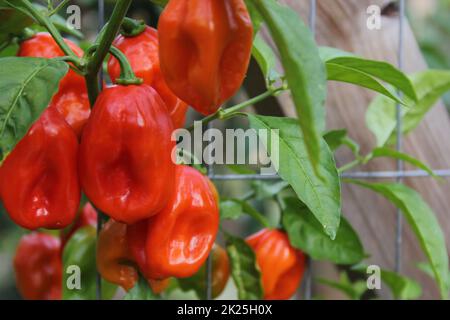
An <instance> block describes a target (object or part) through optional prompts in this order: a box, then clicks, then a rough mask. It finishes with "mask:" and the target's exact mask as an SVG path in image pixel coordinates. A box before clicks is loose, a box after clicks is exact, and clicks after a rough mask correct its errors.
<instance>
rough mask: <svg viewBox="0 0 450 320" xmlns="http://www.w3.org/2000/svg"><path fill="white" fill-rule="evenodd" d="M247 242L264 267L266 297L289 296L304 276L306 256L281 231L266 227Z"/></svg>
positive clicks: (263, 276)
mask: <svg viewBox="0 0 450 320" xmlns="http://www.w3.org/2000/svg"><path fill="white" fill-rule="evenodd" d="M246 241H247V243H248V244H249V245H250V247H252V248H253V250H254V251H255V254H256V260H257V263H258V265H259V268H260V270H261V276H262V283H263V288H264V299H266V300H282V299H289V298H290V297H291V296H292V295H293V294H294V293H295V291H296V290H297V288H298V286H299V285H300V281H301V279H302V277H303V273H304V271H305V255H304V254H303V253H302V252H301V251H299V250H297V249H295V248H293V247H292V246H291V244H290V243H289V239H288V237H287V235H286V234H285V233H284V232H282V231H279V230H271V229H263V230H261V231H260V232H258V233H256V234H254V235H252V236H250V237H248V238H247V239H246Z"/></svg>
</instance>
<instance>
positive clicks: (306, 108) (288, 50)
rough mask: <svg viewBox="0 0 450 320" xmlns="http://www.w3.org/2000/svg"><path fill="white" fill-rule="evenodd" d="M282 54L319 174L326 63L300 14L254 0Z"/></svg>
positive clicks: (308, 152)
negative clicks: (321, 57)
mask: <svg viewBox="0 0 450 320" xmlns="http://www.w3.org/2000/svg"><path fill="white" fill-rule="evenodd" d="M253 3H254V4H255V6H256V8H257V9H258V11H259V12H260V14H261V16H262V17H263V18H264V21H265V23H266V25H267V27H268V29H269V31H270V33H271V35H272V38H273V40H274V42H275V44H276V46H277V48H278V51H279V53H280V58H281V63H282V65H283V67H284V72H285V76H286V80H287V83H288V85H289V88H290V90H291V93H292V98H293V101H294V104H295V107H296V110H297V115H298V120H297V121H298V122H299V124H300V128H301V131H302V133H303V135H304V136H305V137H307V138H308V139H305V146H306V150H305V151H306V155H308V157H309V158H310V159H311V164H312V168H313V169H314V172H316V173H318V171H319V169H318V167H319V165H320V161H321V158H320V155H321V149H322V148H321V133H322V132H323V131H324V130H325V108H324V102H325V96H326V72H325V64H324V63H323V61H322V60H321V59H320V56H319V51H318V49H317V47H316V44H315V41H314V38H313V36H312V34H311V32H310V30H309V29H308V28H307V27H306V26H305V24H304V23H303V21H302V20H301V18H300V17H299V16H298V15H297V13H296V12H295V11H294V10H292V8H289V7H287V6H283V5H280V4H278V3H277V2H276V1H274V0H253Z"/></svg>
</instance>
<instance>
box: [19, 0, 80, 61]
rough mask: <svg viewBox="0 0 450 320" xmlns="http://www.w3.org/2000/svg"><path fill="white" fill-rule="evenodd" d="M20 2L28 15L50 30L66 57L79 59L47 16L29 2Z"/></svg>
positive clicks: (23, 0)
mask: <svg viewBox="0 0 450 320" xmlns="http://www.w3.org/2000/svg"><path fill="white" fill-rule="evenodd" d="M18 1H19V3H20V4H21V5H23V6H24V7H25V8H26V10H27V11H28V13H29V14H30V15H31V16H32V17H33V19H35V20H36V22H37V23H39V24H40V25H42V26H44V27H45V28H46V29H47V30H48V32H49V33H50V34H51V35H52V37H53V39H55V41H56V43H57V44H58V46H59V47H60V48H61V50H62V51H63V52H64V54H65V55H66V56H70V57H74V58H77V59H79V58H78V57H77V55H76V54H75V53H74V52H73V51H72V49H70V47H69V45H68V44H67V43H66V42H65V41H64V39H63V37H62V36H61V34H60V33H59V31H58V29H56V27H55V26H54V25H53V23H52V22H51V21H50V19H49V18H48V17H47V16H45V15H43V14H42V13H41V12H40V11H39V10H38V9H36V8H35V7H34V6H33V5H32V4H31V3H30V2H29V1H28V0H18ZM78 61H79V60H78ZM76 65H78V64H76Z"/></svg>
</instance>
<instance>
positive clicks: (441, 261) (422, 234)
mask: <svg viewBox="0 0 450 320" xmlns="http://www.w3.org/2000/svg"><path fill="white" fill-rule="evenodd" d="M347 181H348V182H350V183H354V184H357V185H359V186H362V187H365V188H368V189H370V190H373V191H375V192H377V193H380V194H381V195H383V196H384V197H386V198H387V199H388V200H390V201H391V202H392V203H393V204H394V205H396V206H397V207H398V208H399V209H401V211H402V213H403V215H404V216H405V217H406V220H407V221H408V223H409V225H410V226H411V228H412V230H413V231H414V233H415V235H416V237H417V239H418V240H419V243H420V246H421V247H422V250H423V251H424V253H425V255H426V256H427V258H428V261H429V262H430V264H431V266H432V268H433V272H434V274H435V277H436V281H437V283H438V286H439V289H440V292H441V296H442V297H443V298H446V297H447V294H448V288H447V283H448V254H447V247H446V244H445V238H444V234H443V233H442V230H441V227H440V224H439V222H438V221H437V219H436V216H435V214H434V212H433V211H432V209H431V208H430V207H429V206H428V205H427V203H426V202H425V201H424V200H423V199H422V197H421V196H420V194H418V193H417V192H416V191H414V190H413V189H410V188H408V187H407V186H405V185H402V184H396V183H372V184H370V183H366V182H362V181H358V180H347Z"/></svg>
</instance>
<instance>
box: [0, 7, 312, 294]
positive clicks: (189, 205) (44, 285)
mask: <svg viewBox="0 0 450 320" xmlns="http://www.w3.org/2000/svg"><path fill="white" fill-rule="evenodd" d="M126 22H128V23H125V22H124V24H123V26H122V32H121V33H122V34H120V35H119V36H117V38H116V39H115V41H114V42H113V46H114V47H115V48H117V49H118V50H120V51H121V52H122V53H123V54H124V55H125V56H126V57H127V59H128V61H129V63H130V66H131V69H132V70H133V72H134V74H135V76H136V77H138V78H140V79H142V84H136V83H135V84H130V83H126V81H124V79H123V65H121V64H120V63H119V61H118V60H117V59H116V58H115V57H114V56H111V58H110V60H109V62H108V73H109V76H110V78H111V80H112V82H113V83H114V85H112V86H110V87H107V88H105V89H104V90H103V91H102V92H101V93H100V95H99V97H98V99H97V100H96V102H95V105H94V106H93V108H92V111H91V109H90V105H89V100H88V95H87V89H86V84H85V81H84V79H83V77H82V76H81V75H79V74H77V73H76V72H75V71H74V70H70V71H69V72H68V74H67V75H66V76H65V77H64V78H63V80H62V81H61V83H60V87H59V90H58V92H57V94H56V95H55V96H54V97H53V99H52V101H51V103H50V105H49V106H48V108H47V109H46V110H45V111H44V112H43V114H42V115H41V117H40V118H39V119H38V120H37V121H36V122H35V123H34V124H33V126H32V127H31V128H30V130H29V131H28V133H27V134H26V135H25V137H24V138H23V139H22V140H21V141H20V142H19V143H18V144H17V146H16V147H15V149H14V150H13V151H12V152H11V153H10V154H9V155H8V157H7V158H6V159H5V161H4V163H3V164H2V166H1V168H0V196H1V199H2V201H3V204H4V206H5V208H6V210H7V212H8V213H9V215H10V217H11V218H12V220H14V221H15V222H16V223H17V224H18V225H20V226H22V227H24V228H27V229H30V230H36V229H39V228H48V229H62V228H66V227H68V226H70V225H72V227H70V229H69V230H70V232H69V233H67V232H65V233H63V234H62V235H61V237H60V238H56V237H54V236H51V235H48V234H44V233H39V232H33V233H31V234H29V235H26V236H24V237H23V238H22V240H21V242H20V244H19V247H18V249H17V254H16V257H15V261H14V265H15V269H16V277H17V283H18V288H19V289H20V291H21V293H22V294H23V296H24V297H25V298H27V299H59V298H61V288H62V263H61V253H62V250H63V248H64V244H65V243H66V242H67V240H68V239H69V238H70V236H71V234H72V233H73V232H74V231H75V230H76V229H77V228H79V227H80V226H83V225H86V224H91V225H95V221H96V217H97V214H96V213H95V210H94V209H93V208H92V207H90V208H87V209H86V208H85V209H84V210H83V213H82V214H81V215H77V210H78V206H79V203H80V197H81V191H83V192H84V193H85V194H86V195H87V197H88V198H89V199H90V201H91V202H92V203H93V204H94V205H95V207H96V208H98V209H99V210H101V211H102V212H104V213H105V214H106V215H108V216H109V217H110V218H111V219H110V220H109V221H108V222H107V223H106V224H105V225H104V226H103V228H102V230H101V231H100V234H99V239H98V245H97V267H98V270H99V272H100V274H101V275H102V277H103V278H104V279H106V280H108V281H110V282H112V283H115V284H118V285H120V286H121V287H123V288H124V289H125V290H130V289H131V288H133V287H134V285H135V284H136V282H137V280H138V277H139V275H142V276H144V277H145V278H146V279H147V280H148V282H149V284H150V286H151V287H152V288H153V291H155V292H161V291H162V290H164V288H165V287H166V286H167V283H168V279H170V278H171V277H177V278H185V277H190V276H193V275H194V274H196V273H197V272H199V270H200V269H201V267H202V266H203V265H204V264H205V261H206V259H207V257H208V255H209V254H210V252H211V250H212V249H213V245H214V242H215V238H216V234H217V232H218V227H219V209H218V194H217V192H216V189H215V187H214V185H213V184H212V183H211V181H210V180H209V179H208V178H207V177H205V176H204V175H202V174H201V173H200V172H198V171H196V170H195V169H194V168H192V167H188V166H185V165H176V164H174V163H173V161H172V157H171V152H172V151H173V149H174V147H175V142H173V141H172V140H171V135H172V132H173V130H174V129H176V128H179V127H182V126H183V125H184V121H185V114H186V110H187V107H188V105H190V106H192V107H193V108H194V109H195V110H197V111H198V112H200V113H202V114H204V115H209V114H212V113H214V112H216V111H217V110H218V108H219V107H220V105H221V104H222V103H223V102H225V101H226V100H227V99H229V98H230V97H231V96H232V95H233V94H234V93H235V92H236V91H237V90H238V89H239V87H240V86H241V84H242V81H243V79H244V77H245V73H246V70H247V68H248V63H249V60H250V54H251V48H252V41H253V27H252V23H251V20H250V16H249V13H248V11H247V8H246V6H245V4H244V1H243V0H229V1H215V0H214V1H211V0H200V1H186V0H171V1H169V3H168V5H167V6H166V8H165V10H164V11H163V13H162V15H161V17H160V21H159V25H158V30H155V29H153V28H151V27H148V26H146V25H144V24H138V23H137V24H136V23H130V20H126ZM66 41H67V44H68V45H69V46H70V47H71V49H72V50H73V51H74V52H75V53H76V54H77V55H79V56H82V55H83V52H82V50H81V49H80V48H78V47H77V46H76V45H75V44H74V43H73V42H71V41H69V40H66ZM18 55H19V56H23V57H26V56H28V57H44V58H54V57H59V56H63V55H64V54H63V52H62V51H61V50H60V49H59V47H58V46H57V44H56V43H55V41H54V40H53V38H52V37H51V36H50V35H49V34H46V33H38V34H36V35H34V36H33V37H32V38H30V39H28V40H26V41H24V42H22V43H21V45H20V51H19V53H18ZM74 221H75V222H74ZM247 242H248V244H249V245H250V246H251V247H252V248H253V249H254V251H255V253H256V259H257V263H258V265H259V267H260V270H261V273H262V282H263V287H264V292H265V298H267V299H286V298H289V297H290V296H292V294H293V293H294V292H295V290H296V289H297V287H298V284H299V282H300V279H301V277H302V274H303V271H304V260H305V259H304V256H303V254H302V253H300V252H299V251H297V250H295V249H293V248H292V247H291V245H290V244H289V241H288V239H287V236H286V235H285V234H284V233H283V232H281V231H278V230H268V229H265V230H263V231H261V232H259V233H258V234H256V235H253V236H251V237H249V238H248V239H247ZM215 248H216V249H214V250H213V251H212V252H213V257H214V268H213V269H214V270H213V275H214V276H213V293H214V295H215V296H217V295H218V294H220V292H221V291H222V290H223V288H224V286H225V283H226V281H227V280H228V276H229V265H228V257H227V255H226V252H225V251H224V250H223V249H222V248H220V247H217V246H216V247H215Z"/></svg>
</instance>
